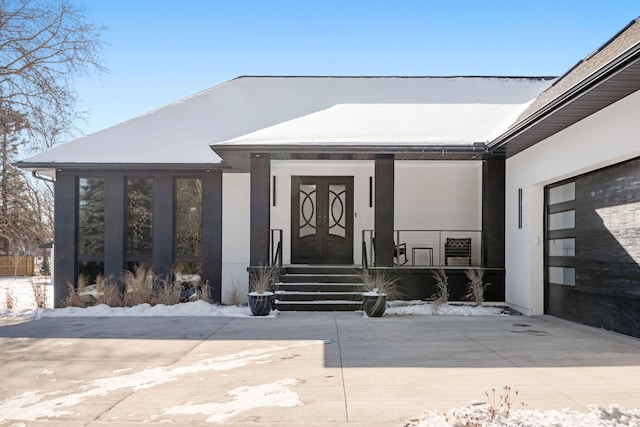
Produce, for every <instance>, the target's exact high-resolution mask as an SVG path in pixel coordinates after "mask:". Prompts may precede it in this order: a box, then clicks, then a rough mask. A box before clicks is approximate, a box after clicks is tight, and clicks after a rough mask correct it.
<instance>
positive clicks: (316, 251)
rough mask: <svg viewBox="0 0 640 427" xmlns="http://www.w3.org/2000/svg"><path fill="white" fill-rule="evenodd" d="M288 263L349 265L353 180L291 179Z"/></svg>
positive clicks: (336, 178) (315, 177) (324, 178)
mask: <svg viewBox="0 0 640 427" xmlns="http://www.w3.org/2000/svg"><path fill="white" fill-rule="evenodd" d="M291 262H292V263H293V264H353V177H352V176H292V177H291Z"/></svg>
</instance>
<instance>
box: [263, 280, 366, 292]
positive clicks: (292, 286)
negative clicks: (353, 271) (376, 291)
mask: <svg viewBox="0 0 640 427" xmlns="http://www.w3.org/2000/svg"><path fill="white" fill-rule="evenodd" d="M276 290H278V291H291V292H329V293H335V292H362V290H363V288H362V285H361V284H360V283H348V282H345V283H312V282H299V283H298V282H294V283H276Z"/></svg>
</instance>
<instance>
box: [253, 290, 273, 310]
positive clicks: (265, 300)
mask: <svg viewBox="0 0 640 427" xmlns="http://www.w3.org/2000/svg"><path fill="white" fill-rule="evenodd" d="M248 298H249V308H250V309H251V314H253V315H254V316H268V315H269V313H271V308H272V306H273V292H266V293H264V294H255V293H250V294H249V295H248Z"/></svg>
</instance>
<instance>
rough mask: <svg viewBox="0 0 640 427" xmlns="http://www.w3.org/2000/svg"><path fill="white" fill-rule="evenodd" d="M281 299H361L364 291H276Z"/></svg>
mask: <svg viewBox="0 0 640 427" xmlns="http://www.w3.org/2000/svg"><path fill="white" fill-rule="evenodd" d="M276 299H278V300H280V301H286V302H293V301H358V302H359V301H361V300H362V292H320V291H282V290H280V291H276Z"/></svg>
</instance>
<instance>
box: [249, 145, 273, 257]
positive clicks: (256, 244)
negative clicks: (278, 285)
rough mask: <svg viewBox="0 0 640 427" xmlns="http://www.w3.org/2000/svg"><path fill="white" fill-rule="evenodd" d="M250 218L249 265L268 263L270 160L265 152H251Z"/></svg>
mask: <svg viewBox="0 0 640 427" xmlns="http://www.w3.org/2000/svg"><path fill="white" fill-rule="evenodd" d="M250 173H251V179H250V187H251V190H250V194H251V220H250V226H249V233H250V235H251V243H250V245H249V250H250V255H249V263H250V265H251V266H257V265H260V264H262V265H267V264H269V228H270V226H271V219H270V212H271V208H270V206H269V198H270V194H271V192H270V186H269V184H270V183H269V180H270V176H271V160H270V159H269V156H268V155H267V154H251V159H250Z"/></svg>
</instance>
